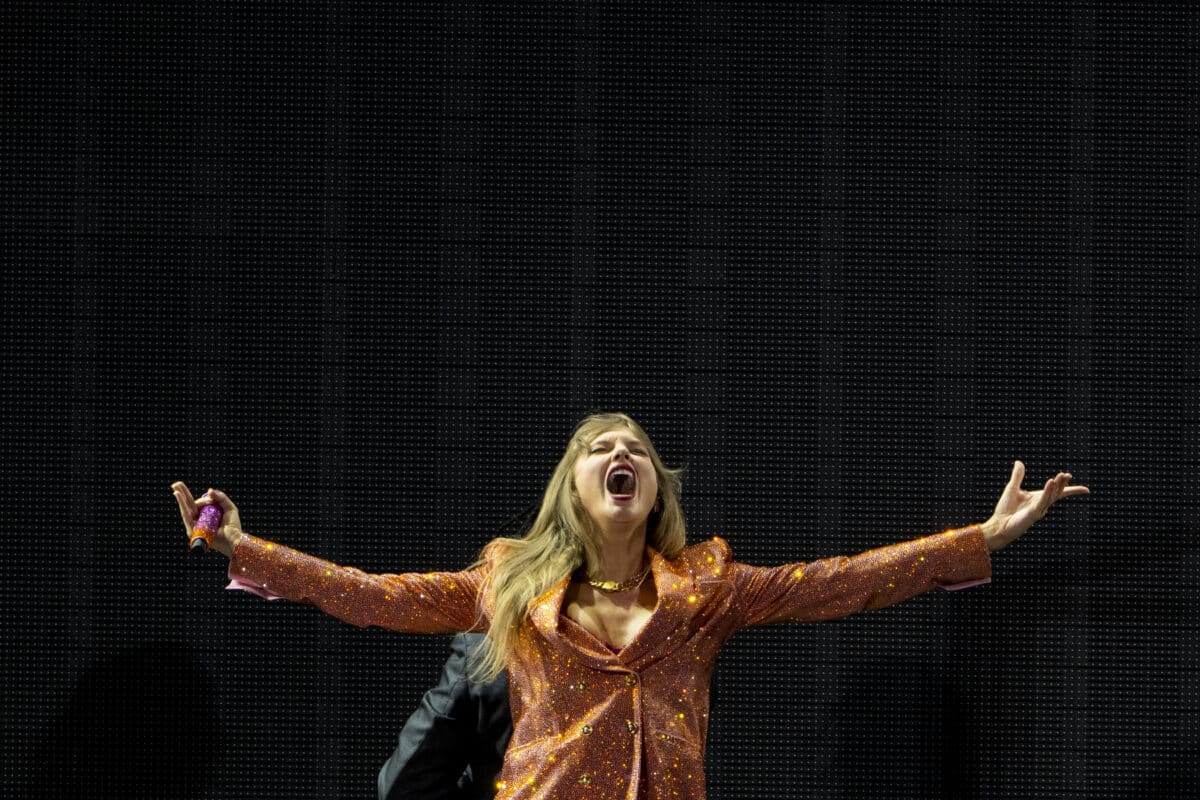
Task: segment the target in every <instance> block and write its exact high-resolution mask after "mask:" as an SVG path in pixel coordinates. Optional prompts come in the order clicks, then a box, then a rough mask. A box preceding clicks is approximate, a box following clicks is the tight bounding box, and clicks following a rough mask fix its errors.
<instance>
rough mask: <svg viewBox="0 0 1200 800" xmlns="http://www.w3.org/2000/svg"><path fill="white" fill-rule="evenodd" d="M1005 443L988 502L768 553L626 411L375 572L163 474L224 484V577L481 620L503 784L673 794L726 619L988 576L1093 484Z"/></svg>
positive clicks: (815, 610) (856, 602) (701, 718)
mask: <svg viewBox="0 0 1200 800" xmlns="http://www.w3.org/2000/svg"><path fill="white" fill-rule="evenodd" d="M1023 475H1024V467H1023V465H1022V464H1021V462H1019V461H1018V462H1016V463H1015V464H1014V467H1013V472H1012V477H1011V480H1010V481H1009V483H1008V485H1007V486H1006V487H1005V489H1004V492H1003V494H1002V495H1001V498H1000V501H999V503H998V504H997V506H996V510H995V513H994V514H993V515H992V517H991V518H990V519H988V520H987V521H986V522H984V523H982V524H979V525H972V526H969V527H966V528H962V529H958V530H952V531H947V532H945V533H939V534H935V535H932V536H927V537H924V538H921V539H916V540H913V541H910V542H903V543H900V544H896V545H891V546H889V547H882V548H879V549H876V550H871V551H868V552H866V553H862V554H860V555H857V556H854V557H850V558H846V557H837V558H829V559H824V560H819V561H812V562H808V563H795V564H786V565H784V566H779V567H753V566H749V565H746V564H743V563H740V562H737V561H735V560H734V559H733V557H732V553H731V551H730V548H729V545H728V544H726V543H725V541H723V540H722V539H719V538H713V539H710V540H707V541H704V542H701V543H699V544H694V545H691V546H687V545H686V543H685V530H684V521H683V512H682V509H681V508H680V504H679V476H678V474H677V472H676V471H673V470H671V469H668V468H667V467H666V466H665V465H664V464H663V462H662V460H661V459H660V458H659V456H658V453H657V452H656V451H655V449H654V446H653V445H652V444H651V442H650V438H649V437H648V436H647V435H646V432H645V431H644V430H642V428H641V426H639V425H638V424H637V423H636V422H635V421H634V420H633V419H631V418H630V417H628V416H626V415H624V414H597V415H593V416H590V417H588V418H586V419H585V420H583V422H581V423H580V425H579V426H578V428H576V430H575V433H574V434H573V435H572V436H571V440H570V442H569V443H568V445H567V449H566V452H565V453H564V454H563V457H562V459H561V460H560V461H559V463H558V467H557V468H556V469H555V470H554V474H553V476H552V477H551V478H550V482H549V484H548V485H547V486H546V491H545V495H544V497H543V499H542V505H541V509H540V511H539V513H538V515H537V518H536V520H535V521H534V523H533V526H532V528H531V529H530V531H529V533H528V534H527V535H525V536H524V537H523V538H520V539H507V538H501V539H496V540H493V541H492V542H491V543H490V544H488V546H487V547H485V548H484V551H483V553H482V556H481V557H480V559H479V561H478V562H476V563H475V564H474V565H472V566H471V567H470V568H468V569H466V570H463V571H460V572H434V573H425V574H415V573H408V574H401V575H370V574H367V573H364V572H362V571H360V570H356V569H353V568H350V567H341V566H338V565H336V564H333V563H331V562H328V561H324V560H321V559H318V558H314V557H312V556H308V555H305V554H303V553H300V552H298V551H296V550H292V549H290V548H287V547H284V546H282V545H279V544H274V543H272V542H268V541H265V540H263V539H259V538H256V537H254V536H251V535H249V534H247V533H245V532H244V531H243V530H242V526H241V520H240V518H239V516H238V510H237V507H236V506H235V505H234V504H233V502H232V501H231V500H230V499H229V498H228V497H227V496H225V495H224V494H222V493H220V492H213V493H211V494H210V495H206V496H204V497H202V498H200V499H199V500H196V499H194V498H193V497H192V495H191V493H190V492H189V491H188V488H187V487H186V486H184V485H183V484H182V483H176V484H174V486H173V487H172V488H173V489H174V492H175V496H176V499H177V500H178V503H179V508H180V512H181V514H182V517H183V522H184V525H185V527H186V528H187V529H188V531H189V532H190V531H191V528H192V526H193V525H194V524H195V522H196V520H197V517H198V515H199V511H200V508H201V507H203V506H204V505H206V504H209V503H216V504H218V505H219V506H220V507H221V509H222V511H223V514H224V516H223V520H222V526H221V529H220V531H219V532H218V535H217V537H216V541H215V545H214V546H215V548H216V549H218V550H220V551H221V552H223V553H224V554H225V555H227V556H229V557H230V565H229V576H230V579H231V581H232V583H231V586H233V587H235V588H241V589H245V590H248V591H251V592H254V593H256V594H259V595H261V596H264V597H268V598H276V597H283V598H287V599H290V600H294V601H298V602H304V603H312V604H314V605H316V606H318V607H320V608H321V609H322V610H324V611H325V612H326V613H329V614H332V615H333V616H335V617H338V618H339V619H342V620H345V621H346V622H350V623H352V624H354V625H359V626H366V625H377V626H380V627H384V628H390V629H392V630H397V631H411V632H425V633H443V632H458V631H486V633H487V638H486V640H485V644H484V647H483V648H482V651H483V652H482V656H481V658H480V659H479V661H478V663H477V665H476V668H475V676H476V677H477V678H479V679H485V678H489V677H494V676H496V675H498V674H499V673H500V672H501V671H502V670H507V671H508V677H509V683H510V692H509V697H510V705H511V708H512V716H513V735H512V739H511V740H510V742H509V746H508V750H507V752H506V754H505V759H504V766H503V769H502V770H501V773H500V778H499V780H498V781H497V783H496V788H497V796H498V797H500V798H505V799H507V798H514V799H516V798H539V800H542V799H546V800H549V799H551V798H561V799H562V800H568V799H570V800H575V798H580V797H588V798H595V799H596V800H609V799H610V798H611V800H617V799H618V798H620V800H634V799H635V798H645V800H677V798H696V799H697V800H700V799H701V798H703V797H704V794H705V784H704V748H705V737H706V734H707V727H708V724H707V723H708V688H709V678H710V675H711V671H712V668H713V663H714V661H715V659H716V656H717V652H718V650H719V649H720V648H721V645H722V644H723V643H724V642H725V641H726V640H728V639H729V637H730V636H731V635H732V634H733V633H734V632H735V631H737V630H738V629H740V628H744V627H747V626H750V625H762V624H767V623H774V622H785V621H797V622H803V621H814V620H824V619H831V618H834V617H841V616H845V615H847V614H852V613H855V612H857V611H863V610H867V609H874V608H882V607H884V606H888V605H891V604H893V603H897V602H900V601H901V600H905V599H907V598H910V597H913V596H914V595H917V594H920V593H922V592H925V591H927V590H929V589H932V588H934V587H939V586H940V587H943V588H949V589H953V588H961V587H964V586H971V585H976V584H979V583H984V582H986V581H988V580H990V576H991V559H990V555H989V553H990V551H993V550H998V549H1000V548H1001V547H1004V546H1005V545H1007V544H1008V543H1010V542H1011V541H1013V540H1014V539H1016V538H1017V537H1019V536H1020V535H1022V534H1023V533H1024V532H1025V531H1026V530H1028V529H1029V527H1030V526H1031V525H1032V524H1033V523H1034V522H1035V521H1037V520H1038V519H1040V518H1041V517H1042V516H1043V515H1044V514H1045V513H1046V511H1047V510H1048V509H1049V508H1050V506H1052V505H1053V504H1054V503H1055V502H1057V501H1058V500H1059V499H1061V498H1063V497H1070V496H1075V495H1082V494H1086V493H1087V491H1088V490H1087V488H1086V487H1084V486H1071V485H1069V484H1070V480H1071V475H1070V474H1067V473H1059V474H1058V475H1056V476H1055V477H1053V478H1051V479H1049V480H1048V481H1047V482H1046V484H1045V486H1044V487H1043V488H1042V489H1040V490H1038V491H1033V492H1026V491H1024V490H1022V489H1021V480H1022V477H1023Z"/></svg>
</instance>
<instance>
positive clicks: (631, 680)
mask: <svg viewBox="0 0 1200 800" xmlns="http://www.w3.org/2000/svg"><path fill="white" fill-rule="evenodd" d="M625 685H626V686H637V678H636V677H634V676H633V675H626V676H625Z"/></svg>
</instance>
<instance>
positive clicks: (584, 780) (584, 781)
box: [579, 772, 592, 786]
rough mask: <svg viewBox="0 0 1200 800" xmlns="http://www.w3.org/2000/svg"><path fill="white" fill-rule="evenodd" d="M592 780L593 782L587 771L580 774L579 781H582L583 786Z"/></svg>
mask: <svg viewBox="0 0 1200 800" xmlns="http://www.w3.org/2000/svg"><path fill="white" fill-rule="evenodd" d="M591 782H592V779H591V778H589V777H588V775H587V773H586V772H585V773H584V774H582V775H580V776H579V783H580V785H582V786H587V785H588V784H590V783H591Z"/></svg>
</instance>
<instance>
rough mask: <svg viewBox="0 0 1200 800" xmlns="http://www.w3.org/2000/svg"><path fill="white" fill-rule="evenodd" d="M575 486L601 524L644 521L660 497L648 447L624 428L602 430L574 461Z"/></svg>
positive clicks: (642, 522) (584, 506)
mask: <svg viewBox="0 0 1200 800" xmlns="http://www.w3.org/2000/svg"><path fill="white" fill-rule="evenodd" d="M575 489H576V491H577V492H578V493H579V499H580V501H581V502H582V504H583V508H584V510H585V511H586V512H587V514H588V516H589V517H591V518H592V521H593V522H595V523H596V524H597V525H599V526H600V527H601V528H604V527H607V525H608V524H612V523H616V524H622V523H624V524H628V523H635V524H638V523H640V524H644V523H645V522H646V518H647V517H649V516H650V511H651V510H652V509H653V508H654V501H655V499H656V498H657V497H658V476H657V475H656V474H655V472H654V463H653V462H652V461H651V460H650V450H649V448H648V447H647V446H646V443H645V442H644V441H642V440H641V439H639V438H638V437H637V435H636V434H634V433H633V431H630V430H627V429H625V428H615V429H613V430H610V431H605V432H604V433H601V434H600V435H598V436H596V438H594V439H592V441H591V442H589V443H588V446H587V450H586V451H585V452H584V454H583V455H582V456H581V457H580V458H579V459H578V460H577V461H576V462H575Z"/></svg>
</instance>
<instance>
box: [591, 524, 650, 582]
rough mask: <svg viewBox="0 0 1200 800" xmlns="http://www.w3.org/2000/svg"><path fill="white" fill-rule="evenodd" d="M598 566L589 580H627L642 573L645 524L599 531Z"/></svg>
mask: <svg viewBox="0 0 1200 800" xmlns="http://www.w3.org/2000/svg"><path fill="white" fill-rule="evenodd" d="M599 539H600V566H599V568H598V569H597V570H596V571H595V573H594V574H591V575H589V576H588V577H589V578H594V579H597V580H606V581H617V582H618V583H619V582H620V581H624V580H628V579H629V578H632V577H633V576H635V575H637V574H638V573H639V572H641V571H642V566H643V563H644V561H645V557H646V523H645V522H642V523H641V524H640V525H636V526H629V527H627V528H626V527H621V526H607V527H603V528H601V529H600V530H599Z"/></svg>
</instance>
